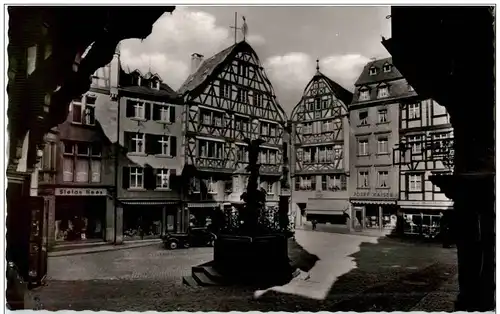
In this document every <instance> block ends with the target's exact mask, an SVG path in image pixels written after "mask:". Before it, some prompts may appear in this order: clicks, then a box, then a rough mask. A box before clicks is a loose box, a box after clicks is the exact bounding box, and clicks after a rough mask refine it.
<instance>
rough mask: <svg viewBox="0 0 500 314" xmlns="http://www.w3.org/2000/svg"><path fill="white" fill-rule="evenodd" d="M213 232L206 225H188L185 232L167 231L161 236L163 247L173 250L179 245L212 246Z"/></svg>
mask: <svg viewBox="0 0 500 314" xmlns="http://www.w3.org/2000/svg"><path fill="white" fill-rule="evenodd" d="M215 238H216V237H215V234H213V233H212V232H210V231H209V230H208V228H206V227H190V228H188V231H187V232H186V233H169V234H167V235H165V236H164V237H163V244H164V245H165V248H167V249H170V250H175V249H177V248H179V247H184V248H188V247H190V246H213V245H214V242H215Z"/></svg>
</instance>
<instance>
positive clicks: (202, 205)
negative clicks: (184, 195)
mask: <svg viewBox="0 0 500 314" xmlns="http://www.w3.org/2000/svg"><path fill="white" fill-rule="evenodd" d="M188 207H189V208H214V207H220V205H219V203H188Z"/></svg>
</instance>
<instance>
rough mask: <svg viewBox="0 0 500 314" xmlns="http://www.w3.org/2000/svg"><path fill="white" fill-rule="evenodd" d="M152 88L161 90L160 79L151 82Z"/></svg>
mask: <svg viewBox="0 0 500 314" xmlns="http://www.w3.org/2000/svg"><path fill="white" fill-rule="evenodd" d="M151 88H153V89H157V90H159V89H160V81H158V80H153V81H152V82H151Z"/></svg>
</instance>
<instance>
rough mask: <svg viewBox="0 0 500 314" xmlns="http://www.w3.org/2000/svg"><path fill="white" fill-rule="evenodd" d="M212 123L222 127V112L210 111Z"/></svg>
mask: <svg viewBox="0 0 500 314" xmlns="http://www.w3.org/2000/svg"><path fill="white" fill-rule="evenodd" d="M212 125H214V126H216V127H219V128H220V127H222V113H218V112H217V113H216V112H213V113H212Z"/></svg>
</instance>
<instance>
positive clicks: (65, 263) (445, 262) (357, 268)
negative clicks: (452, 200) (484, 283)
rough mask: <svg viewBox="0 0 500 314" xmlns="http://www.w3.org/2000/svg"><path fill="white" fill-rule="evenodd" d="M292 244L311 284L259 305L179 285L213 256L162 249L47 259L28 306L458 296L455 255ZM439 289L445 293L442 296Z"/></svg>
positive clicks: (402, 302) (347, 304) (220, 291)
mask: <svg viewBox="0 0 500 314" xmlns="http://www.w3.org/2000/svg"><path fill="white" fill-rule="evenodd" d="M297 241H298V242H299V243H300V244H301V245H302V246H303V247H304V248H305V249H306V250H308V251H309V252H310V253H312V254H316V255H318V257H319V258H320V261H318V262H317V264H316V265H315V267H313V269H311V271H310V274H311V278H310V279H308V280H305V281H303V282H299V283H298V284H293V283H290V284H288V285H285V286H282V287H275V288H272V289H269V291H266V292H265V293H263V294H262V296H261V297H259V298H257V299H256V298H254V293H255V291H253V290H251V289H248V288H242V287H207V288H201V287H200V288H191V287H187V286H184V285H182V282H181V277H182V276H186V275H189V274H190V270H191V267H192V266H194V265H197V264H200V263H203V262H206V261H209V260H211V259H212V249H211V248H191V249H184V250H175V251H169V250H165V249H163V248H162V247H161V246H160V245H152V246H145V247H140V248H133V249H126V250H116V251H111V252H102V253H95V254H84V255H73V256H60V257H52V258H51V259H50V260H49V279H48V285H47V286H45V287H42V288H40V289H38V290H35V291H32V292H31V293H30V295H29V296H28V298H30V300H29V302H30V303H31V304H33V306H37V305H36V303H37V302H35V301H34V300H33V299H34V298H35V297H37V298H39V300H40V301H39V303H40V304H39V305H38V306H39V307H41V308H44V309H47V310H63V309H72V310H84V309H87V310H109V311H122V310H135V311H146V310H156V311H179V310H182V311H209V310H210V311H232V310H234V311H249V310H256V311H298V310H302V311H320V310H328V311H335V310H342V311H370V310H382V311H385V310H406V311H409V310H411V309H412V308H413V307H415V306H417V305H418V307H420V308H427V307H429V304H430V303H431V302H432V303H433V304H434V303H435V302H433V301H432V300H434V299H435V298H436V296H439V297H441V298H445V297H447V298H448V299H450V300H452V299H453V298H454V296H455V295H456V287H455V286H456V282H453V278H454V275H455V274H456V260H455V256H456V252H455V250H454V249H451V250H449V249H448V250H446V249H442V248H441V247H438V246H436V245H425V244H408V243H402V242H399V241H396V240H388V239H378V240H377V239H376V238H372V237H367V236H356V235H344V234H333V233H323V232H311V231H297ZM450 281H451V283H450ZM441 286H443V287H445V288H446V289H444V291H439V288H440V287H441ZM425 297H426V299H425V300H423V299H424V298H425ZM436 306H438V307H439V306H441V307H449V306H452V304H451V305H450V302H448V303H446V302H442V303H440V305H433V307H432V309H433V310H439V308H436ZM452 309H453V308H442V309H441V310H452Z"/></svg>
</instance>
